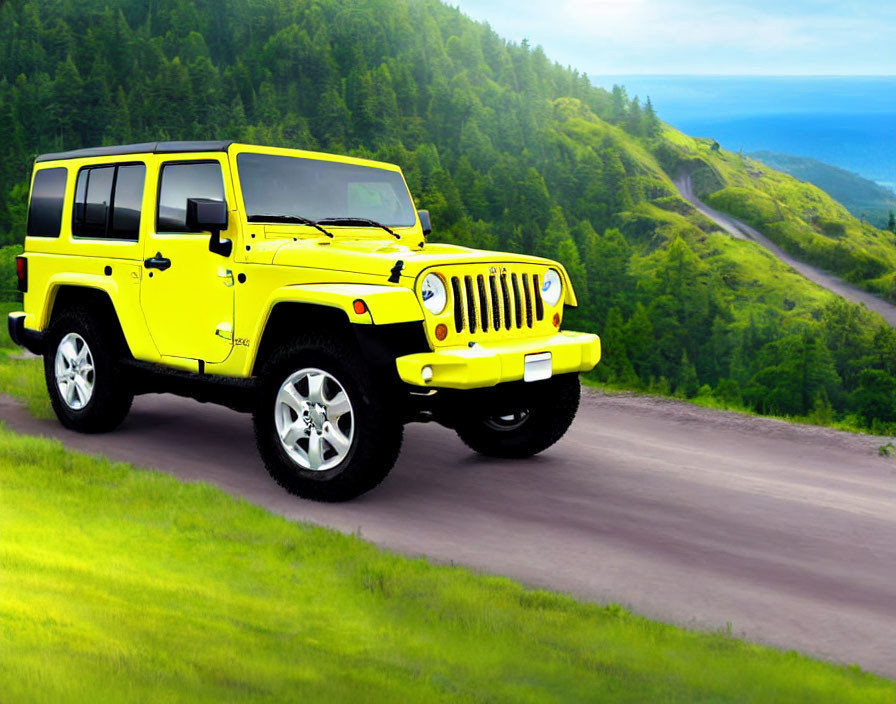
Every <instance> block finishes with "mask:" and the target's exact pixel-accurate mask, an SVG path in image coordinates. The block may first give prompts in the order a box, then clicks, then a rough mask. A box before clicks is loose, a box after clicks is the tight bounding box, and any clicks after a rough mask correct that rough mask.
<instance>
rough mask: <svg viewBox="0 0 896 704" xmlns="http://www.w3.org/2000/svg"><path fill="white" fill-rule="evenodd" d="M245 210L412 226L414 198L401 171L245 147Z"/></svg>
mask: <svg viewBox="0 0 896 704" xmlns="http://www.w3.org/2000/svg"><path fill="white" fill-rule="evenodd" d="M237 167H238V169H239V178H240V188H241V189H242V191H243V201H244V203H245V206H246V216H247V217H248V218H249V219H250V220H254V221H256V222H260V221H263V220H264V217H265V216H268V217H272V218H289V217H296V218H307V219H309V220H321V219H323V218H366V219H368V220H375V221H377V222H381V223H383V224H384V225H389V226H390V227H412V226H413V225H414V224H415V223H416V222H417V217H416V212H415V210H414V204H413V202H412V201H411V196H410V194H409V193H408V189H407V186H406V185H405V182H404V179H403V178H402V176H401V174H400V173H399V172H398V171H391V170H389V169H380V168H377V167H374V166H360V165H357V164H344V163H340V162H334V161H324V160H321V159H304V158H302V157H293V156H275V155H272V154H253V153H249V152H246V153H243V154H240V155H239V156H238V157H237Z"/></svg>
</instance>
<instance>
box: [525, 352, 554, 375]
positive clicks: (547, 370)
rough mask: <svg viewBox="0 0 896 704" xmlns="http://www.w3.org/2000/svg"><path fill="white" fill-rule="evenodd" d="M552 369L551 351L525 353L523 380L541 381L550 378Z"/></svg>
mask: <svg viewBox="0 0 896 704" xmlns="http://www.w3.org/2000/svg"><path fill="white" fill-rule="evenodd" d="M552 373H553V369H552V366H551V353H550V352H539V353H538V354H527V355H526V359H525V366H524V368H523V381H541V380H542V379H550V378H551V374H552Z"/></svg>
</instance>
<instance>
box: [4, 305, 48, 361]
mask: <svg viewBox="0 0 896 704" xmlns="http://www.w3.org/2000/svg"><path fill="white" fill-rule="evenodd" d="M7 326H8V329H9V336H10V337H11V338H12V341H13V342H15V343H16V344H17V345H18V346H19V347H24V348H25V349H26V350H28V351H29V352H33V353H34V354H42V353H43V342H44V334H43V333H42V332H38V331H37V330H29V329H28V328H26V327H25V314H24V313H22V312H17V313H10V314H9V318H8V319H7Z"/></svg>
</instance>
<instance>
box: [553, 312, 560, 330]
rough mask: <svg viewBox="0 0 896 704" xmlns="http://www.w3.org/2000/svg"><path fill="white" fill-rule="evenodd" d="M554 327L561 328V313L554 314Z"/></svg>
mask: <svg viewBox="0 0 896 704" xmlns="http://www.w3.org/2000/svg"><path fill="white" fill-rule="evenodd" d="M554 327H555V328H559V327H560V314H559V313H554Z"/></svg>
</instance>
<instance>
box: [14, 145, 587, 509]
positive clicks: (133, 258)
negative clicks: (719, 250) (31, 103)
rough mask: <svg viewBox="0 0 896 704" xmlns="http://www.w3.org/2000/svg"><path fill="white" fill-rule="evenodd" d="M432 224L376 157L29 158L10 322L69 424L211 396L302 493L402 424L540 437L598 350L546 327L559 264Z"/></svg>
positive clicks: (325, 496)
mask: <svg viewBox="0 0 896 704" xmlns="http://www.w3.org/2000/svg"><path fill="white" fill-rule="evenodd" d="M429 232H430V224H429V214H428V213H427V212H426V211H417V210H415V208H414V205H413V201H412V199H411V195H410V193H409V191H408V187H407V185H406V183H405V181H404V177H403V176H402V173H401V170H400V169H399V168H398V167H397V166H394V165H392V164H385V163H380V162H375V161H368V160H365V159H355V158H350V157H345V156H335V155H331V154H319V153H313V152H305V151H298V150H292V149H275V148H271V147H260V146H250V145H245V144H235V143H233V142H229V141H218V142H158V143H146V144H133V145H126V146H116V147H100V148H95V149H82V150H78V151H72V152H65V153H59V154H44V155H42V156H40V157H38V158H37V160H36V162H35V165H34V173H33V177H32V183H31V198H30V205H29V211H28V230H27V236H26V239H25V253H24V255H23V256H22V257H20V258H19V260H18V261H17V271H18V281H19V287H20V289H21V290H22V291H23V292H24V309H25V310H24V312H17V313H12V314H11V315H10V317H9V329H10V333H11V335H12V337H13V339H14V340H15V341H16V342H17V343H18V344H20V345H23V346H24V347H27V348H28V349H29V350H31V351H32V352H34V353H36V354H42V355H43V358H44V368H45V372H46V379H47V389H48V391H49V394H50V398H51V400H52V403H53V408H54V410H55V411H56V415H57V416H58V417H59V420H60V421H61V422H62V424H63V425H65V426H66V427H69V428H73V429H75V430H78V431H81V432H88V433H90V432H102V431H108V430H111V429H113V428H115V427H116V426H117V425H119V424H120V423H121V422H122V420H123V419H124V417H125V416H126V415H127V412H128V410H129V408H130V406H131V402H132V400H133V397H134V395H135V394H141V393H162V392H168V393H176V394H180V395H184V396H189V397H192V398H196V399H198V400H200V401H212V402H216V403H221V404H224V405H226V406H229V407H231V408H234V409H236V410H239V411H243V412H251V413H252V414H253V418H254V426H255V433H256V438H257V441H258V447H259V450H260V452H261V455H262V457H263V459H264V462H265V464H266V466H267V468H268V470H269V471H270V472H271V474H272V475H273V476H274V478H275V479H276V480H277V481H278V482H279V483H280V484H282V485H283V486H284V487H285V488H286V489H287V490H289V491H291V492H293V493H295V494H298V495H299V496H304V497H307V498H311V499H317V500H322V501H340V500H345V499H350V498H352V497H355V496H358V495H359V494H361V493H363V492H365V491H367V490H369V489H371V488H373V487H374V486H376V485H377V484H379V482H381V481H382V480H383V478H384V477H385V476H386V474H387V473H388V472H389V470H390V469H391V468H392V465H393V464H394V463H395V460H396V458H397V456H398V452H399V448H400V445H401V439H402V432H403V426H404V424H405V423H407V422H411V421H427V420H434V421H437V422H439V423H442V424H444V425H446V426H448V427H450V428H454V429H455V430H456V431H457V433H458V434H459V435H460V437H461V439H462V440H463V441H464V442H465V443H467V444H468V445H469V446H470V447H471V448H473V449H474V450H476V451H477V452H480V453H483V454H486V455H491V456H497V457H527V456H529V455H532V454H535V453H537V452H540V451H542V450H544V449H545V448H547V447H549V446H551V445H552V444H553V443H555V442H556V441H557V440H559V439H560V437H561V436H562V435H563V434H564V433H565V432H566V430H567V428H568V427H569V425H570V423H571V422H572V420H573V417H574V416H575V413H576V409H577V407H578V403H579V380H578V373H579V372H582V371H587V370H590V369H592V368H593V367H594V365H595V364H597V362H598V360H599V358H600V341H599V339H598V337H597V336H596V335H591V334H584V333H575V332H567V331H561V330H560V324H561V321H562V317H563V307H564V305H573V306H574V305H575V304H576V299H575V294H574V293H573V289H572V286H571V285H570V281H569V276H568V275H567V273H566V271H565V270H564V268H563V267H562V266H561V265H559V264H558V263H556V262H553V261H550V260H546V259H541V258H537V257H529V256H521V255H514V254H505V253H499V252H487V251H478V250H473V249H467V248H464V247H457V246H450V245H445V244H431V243H427V242H426V239H425V237H426V235H428V234H429Z"/></svg>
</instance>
